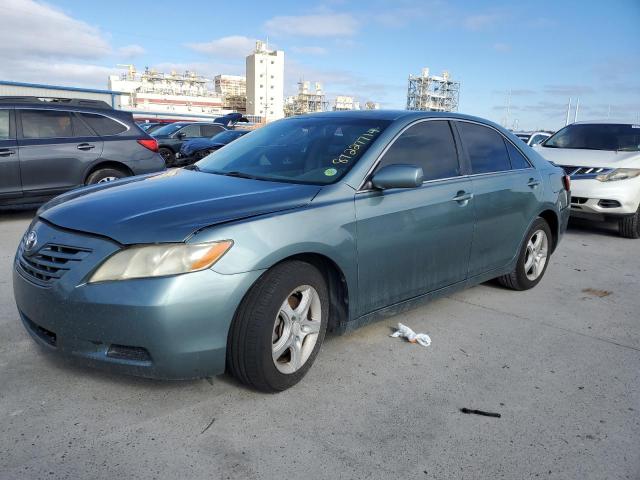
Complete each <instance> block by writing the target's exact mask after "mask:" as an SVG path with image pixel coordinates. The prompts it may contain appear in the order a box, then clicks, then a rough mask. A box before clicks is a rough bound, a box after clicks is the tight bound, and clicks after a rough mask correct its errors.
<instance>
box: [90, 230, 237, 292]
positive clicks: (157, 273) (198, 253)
mask: <svg viewBox="0 0 640 480" xmlns="http://www.w3.org/2000/svg"><path fill="white" fill-rule="evenodd" d="M232 245H233V242H232V241H231V240H225V241H222V242H212V243H196V244H185V243H168V244H161V245H142V246H136V247H130V248H127V249H125V250H121V251H120V252H118V253H116V254H115V255H113V256H112V257H109V258H108V259H107V260H105V262H104V263H103V264H102V265H100V267H98V269H97V270H96V271H95V273H94V274H93V275H92V276H91V278H90V279H89V283H94V282H104V281H106V280H127V279H130V278H145V277H162V276H165V275H177V274H179V273H188V272H196V271H198V270H204V269H205V268H209V267H211V266H212V265H213V264H214V263H216V262H217V261H218V260H220V258H222V256H223V255H224V254H225V253H227V251H228V250H229V249H230V248H231V246H232Z"/></svg>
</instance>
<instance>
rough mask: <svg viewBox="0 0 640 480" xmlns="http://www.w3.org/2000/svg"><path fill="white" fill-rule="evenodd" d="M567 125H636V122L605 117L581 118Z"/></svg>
mask: <svg viewBox="0 0 640 480" xmlns="http://www.w3.org/2000/svg"><path fill="white" fill-rule="evenodd" d="M569 125H637V123H634V122H629V121H626V122H625V121H622V120H611V119H609V118H606V119H604V120H583V121H580V122H573V123H570V124H569Z"/></svg>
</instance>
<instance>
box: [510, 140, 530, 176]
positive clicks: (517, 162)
mask: <svg viewBox="0 0 640 480" xmlns="http://www.w3.org/2000/svg"><path fill="white" fill-rule="evenodd" d="M504 143H506V144H507V151H508V152H509V159H510V160H511V168H513V169H514V170H518V169H521V168H529V167H530V166H531V165H530V164H529V161H528V160H527V159H526V158H525V156H524V155H522V153H520V150H518V149H517V148H516V147H514V146H513V144H512V143H511V142H508V141H506V140H505V142H504Z"/></svg>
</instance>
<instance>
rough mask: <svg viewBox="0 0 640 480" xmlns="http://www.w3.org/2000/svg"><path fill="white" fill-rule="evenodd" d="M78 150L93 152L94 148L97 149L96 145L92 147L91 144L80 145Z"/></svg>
mask: <svg viewBox="0 0 640 480" xmlns="http://www.w3.org/2000/svg"><path fill="white" fill-rule="evenodd" d="M77 148H78V150H84V151H87V150H91V149H92V148H96V146H95V145H91V144H90V143H81V144H80V145H78V147H77Z"/></svg>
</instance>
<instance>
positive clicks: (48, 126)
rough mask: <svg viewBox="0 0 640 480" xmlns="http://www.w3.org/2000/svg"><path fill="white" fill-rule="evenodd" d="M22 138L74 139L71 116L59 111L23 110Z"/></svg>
mask: <svg viewBox="0 0 640 480" xmlns="http://www.w3.org/2000/svg"><path fill="white" fill-rule="evenodd" d="M21 117H22V136H23V137H24V138H68V137H73V128H72V126H71V115H70V113H69V112H62V111H58V110H22V111H21Z"/></svg>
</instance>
